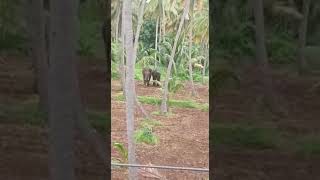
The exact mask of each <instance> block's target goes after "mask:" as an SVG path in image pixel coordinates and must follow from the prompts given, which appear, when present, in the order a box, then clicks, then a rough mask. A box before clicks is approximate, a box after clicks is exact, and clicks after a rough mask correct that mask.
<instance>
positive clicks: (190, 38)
mask: <svg viewBox="0 0 320 180" xmlns="http://www.w3.org/2000/svg"><path fill="white" fill-rule="evenodd" d="M191 50H192V31H191V30H190V32H189V63H188V64H189V78H190V83H191V93H192V96H196V95H197V92H196V89H195V88H194V83H193V75H192V62H191V60H192V57H191Z"/></svg>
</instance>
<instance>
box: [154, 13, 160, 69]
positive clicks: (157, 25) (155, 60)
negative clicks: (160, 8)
mask: <svg viewBox="0 0 320 180" xmlns="http://www.w3.org/2000/svg"><path fill="white" fill-rule="evenodd" d="M156 23H157V24H156V40H155V45H154V47H155V50H156V52H157V51H158V29H159V17H157V22H156ZM156 68H157V54H155V55H154V69H156Z"/></svg>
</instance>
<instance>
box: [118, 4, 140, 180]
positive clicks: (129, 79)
mask: <svg viewBox="0 0 320 180" xmlns="http://www.w3.org/2000/svg"><path fill="white" fill-rule="evenodd" d="M122 11H123V19H122V21H123V33H124V39H125V41H124V44H125V51H126V54H127V58H126V66H127V67H126V80H125V89H126V90H125V92H126V120H127V137H128V161H129V163H130V164H135V163H136V157H135V143H134V137H133V136H134V109H135V108H134V107H135V92H134V89H135V84H134V69H135V57H134V56H133V55H134V52H133V51H134V49H133V48H134V47H133V30H132V3H131V1H130V0H123V9H122ZM137 178H138V177H137V169H136V168H132V167H129V179H130V180H136V179H137Z"/></svg>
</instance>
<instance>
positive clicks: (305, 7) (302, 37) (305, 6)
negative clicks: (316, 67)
mask: <svg viewBox="0 0 320 180" xmlns="http://www.w3.org/2000/svg"><path fill="white" fill-rule="evenodd" d="M309 7H310V0H304V1H303V2H302V14H303V19H302V20H301V22H300V27H299V45H298V46H299V48H298V58H299V59H298V62H299V73H300V74H302V73H303V72H304V71H305V70H306V68H307V67H306V66H307V62H306V58H305V48H306V37H307V28H308V16H309V9H310V8H309Z"/></svg>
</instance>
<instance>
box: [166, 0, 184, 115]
mask: <svg viewBox="0 0 320 180" xmlns="http://www.w3.org/2000/svg"><path fill="white" fill-rule="evenodd" d="M189 7H190V0H186V1H185V5H184V11H183V14H182V16H181V20H180V24H179V28H178V32H177V34H176V37H175V40H174V44H173V47H172V51H171V55H170V61H169V64H168V69H167V73H166V78H165V81H164V86H163V94H162V102H161V113H163V114H166V113H168V105H167V102H168V95H169V89H168V86H169V78H170V75H171V69H172V64H173V61H174V55H175V53H176V48H177V43H178V39H179V37H180V34H181V30H182V26H183V22H184V20H185V17H186V15H187V14H188V12H189Z"/></svg>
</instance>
